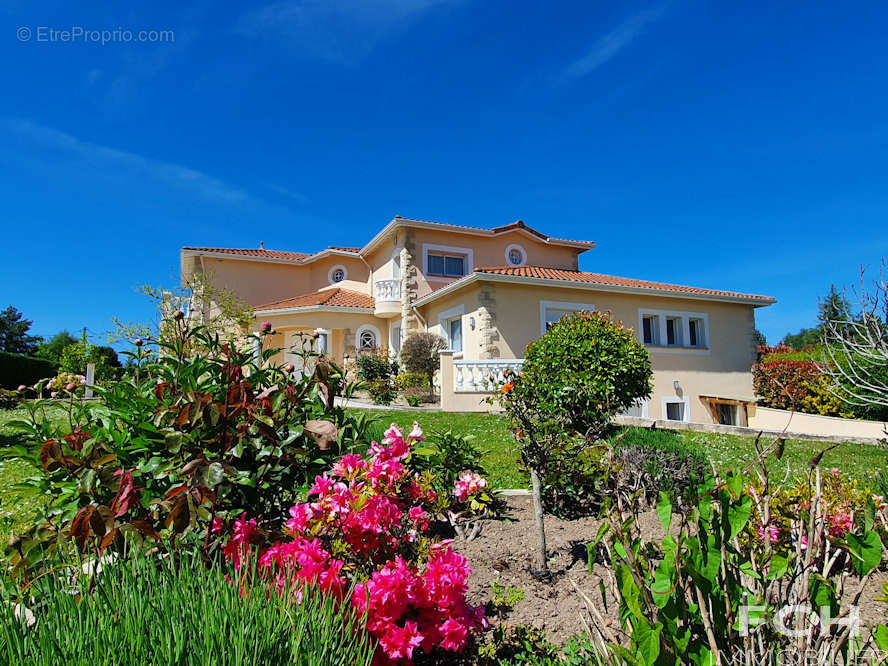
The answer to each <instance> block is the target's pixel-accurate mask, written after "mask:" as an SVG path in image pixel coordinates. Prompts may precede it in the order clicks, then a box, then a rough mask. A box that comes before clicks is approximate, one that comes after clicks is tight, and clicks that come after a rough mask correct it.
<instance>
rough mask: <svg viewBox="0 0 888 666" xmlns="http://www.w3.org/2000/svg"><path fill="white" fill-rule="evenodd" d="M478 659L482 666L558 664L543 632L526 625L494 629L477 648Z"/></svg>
mask: <svg viewBox="0 0 888 666" xmlns="http://www.w3.org/2000/svg"><path fill="white" fill-rule="evenodd" d="M478 656H479V659H478V662H479V663H480V664H481V665H482V666H513V665H516V664H533V665H535V666H555V665H556V664H559V663H561V662H560V659H559V657H560V655H559V654H558V648H556V647H555V646H554V645H553V644H552V643H551V642H549V639H548V638H547V637H546V632H545V631H544V630H543V629H540V628H539V627H534V626H530V625H526V624H519V625H515V626H503V625H499V626H497V627H495V628H494V630H493V632H492V636H491V639H490V641H489V642H488V643H487V644H485V645H483V646H482V647H481V648H479V650H478Z"/></svg>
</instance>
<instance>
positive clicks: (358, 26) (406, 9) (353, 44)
mask: <svg viewBox="0 0 888 666" xmlns="http://www.w3.org/2000/svg"><path fill="white" fill-rule="evenodd" d="M448 2H453V0H278V1H277V2H273V3H271V4H269V5H266V6H265V7H262V8H260V9H257V10H251V11H249V12H247V13H245V14H244V15H243V16H241V18H240V20H239V21H238V23H237V26H236V29H237V31H238V32H241V33H243V34H246V35H248V36H250V37H254V38H261V39H268V38H269V37H280V38H283V39H284V40H285V41H286V42H287V44H288V45H289V46H291V47H292V48H295V49H299V50H303V51H306V52H308V53H309V54H311V55H313V56H316V57H320V58H323V59H325V60H329V61H332V62H340V63H348V62H353V61H356V60H360V59H361V58H363V57H364V56H366V55H367V54H368V53H370V51H372V50H373V48H374V47H375V46H376V44H377V43H379V42H380V41H381V40H382V39H384V38H386V37H389V36H390V35H391V34H392V33H394V32H395V31H397V30H399V29H404V28H406V27H407V26H408V25H409V24H410V23H412V22H413V21H415V20H417V19H418V18H419V17H420V16H421V15H422V14H423V13H424V12H425V11H426V10H428V9H431V8H432V7H435V6H438V5H443V4H447V3H448Z"/></svg>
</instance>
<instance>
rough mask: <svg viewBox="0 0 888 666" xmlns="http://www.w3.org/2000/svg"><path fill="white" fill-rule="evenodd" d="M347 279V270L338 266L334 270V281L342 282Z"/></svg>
mask: <svg viewBox="0 0 888 666" xmlns="http://www.w3.org/2000/svg"><path fill="white" fill-rule="evenodd" d="M344 279H345V271H344V270H342V269H341V268H337V269H336V270H335V271H333V282H342V281H343V280H344Z"/></svg>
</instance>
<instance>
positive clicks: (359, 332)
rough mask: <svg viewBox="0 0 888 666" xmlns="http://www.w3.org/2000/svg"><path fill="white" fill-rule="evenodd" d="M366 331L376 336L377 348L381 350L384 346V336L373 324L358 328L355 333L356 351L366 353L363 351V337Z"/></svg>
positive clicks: (362, 325)
mask: <svg viewBox="0 0 888 666" xmlns="http://www.w3.org/2000/svg"><path fill="white" fill-rule="evenodd" d="M364 331H370V332H371V333H373V335H375V336H376V348H377V349H379V347H380V345H381V344H382V334H381V333H380V332H379V329H378V328H376V327H375V326H374V325H373V324H361V325H360V326H358V330H357V331H356V332H355V351H359V352H362V351H365V350H364V349H361V335H362V334H363V333H364Z"/></svg>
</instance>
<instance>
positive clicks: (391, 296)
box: [376, 279, 401, 302]
mask: <svg viewBox="0 0 888 666" xmlns="http://www.w3.org/2000/svg"><path fill="white" fill-rule="evenodd" d="M376 300H377V301H384V302H392V301H395V302H400V300H401V280H397V279H396V280H377V281H376Z"/></svg>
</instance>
